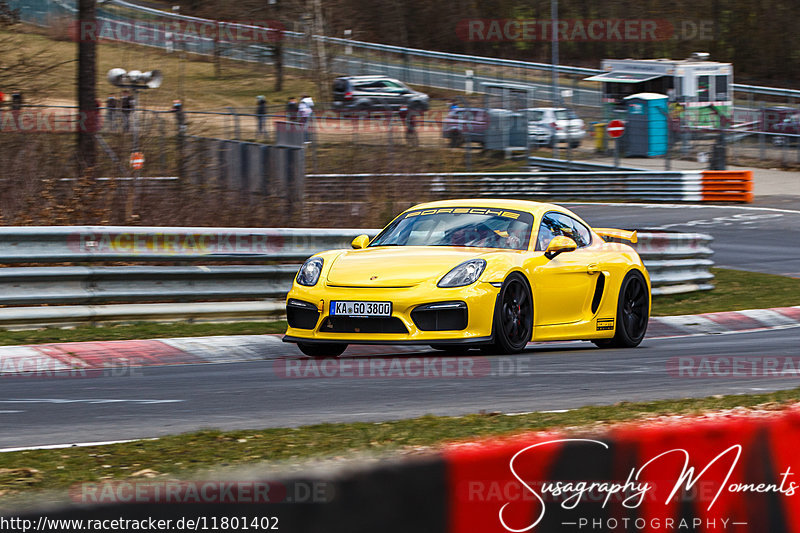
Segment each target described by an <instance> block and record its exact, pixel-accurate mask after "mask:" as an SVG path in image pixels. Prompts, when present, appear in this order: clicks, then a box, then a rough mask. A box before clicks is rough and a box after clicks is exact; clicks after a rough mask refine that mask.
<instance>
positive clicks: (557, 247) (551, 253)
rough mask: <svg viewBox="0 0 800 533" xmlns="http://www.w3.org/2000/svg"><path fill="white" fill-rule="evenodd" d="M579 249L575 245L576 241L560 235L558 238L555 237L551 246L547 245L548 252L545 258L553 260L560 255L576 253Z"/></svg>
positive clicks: (545, 253)
mask: <svg viewBox="0 0 800 533" xmlns="http://www.w3.org/2000/svg"><path fill="white" fill-rule="evenodd" d="M577 249H578V245H577V244H576V243H575V241H573V240H572V239H570V238H569V237H565V236H563V235H559V236H558V237H553V239H552V240H551V241H550V244H548V245H547V250H545V251H544V256H545V257H546V258H548V259H552V258H554V257H555V256H557V255H558V254H560V253H563V252H574V251H575V250H577Z"/></svg>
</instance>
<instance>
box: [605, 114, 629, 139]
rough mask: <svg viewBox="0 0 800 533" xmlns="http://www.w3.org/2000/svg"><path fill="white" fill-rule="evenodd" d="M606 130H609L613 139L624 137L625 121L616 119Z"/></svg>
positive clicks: (609, 134)
mask: <svg viewBox="0 0 800 533" xmlns="http://www.w3.org/2000/svg"><path fill="white" fill-rule="evenodd" d="M606 131H607V132H608V136H609V137H611V138H612V139H616V138H617V137H622V134H623V133H625V123H624V122H622V121H621V120H617V119H614V120H612V121H611V122H609V123H608V126H606Z"/></svg>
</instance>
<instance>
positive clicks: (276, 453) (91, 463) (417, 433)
mask: <svg viewBox="0 0 800 533" xmlns="http://www.w3.org/2000/svg"><path fill="white" fill-rule="evenodd" d="M798 399H800V389H792V390H786V391H778V392H773V393H768V394H757V395H749V396H738V395H737V396H724V397H723V396H714V397H708V398H704V399H684V400H662V401H653V402H645V403H620V404H617V405H613V406H587V407H582V408H580V409H575V410H572V411H568V412H566V413H530V414H525V415H516V416H508V415H501V414H473V415H468V416H463V417H436V416H423V417H420V418H414V419H409V420H398V421H390V422H381V423H348V424H319V425H313V426H305V427H301V428H275V429H258V430H247V431H225V432H223V431H215V430H205V431H198V432H195V433H186V434H182V435H174V436H168V437H162V438H160V439H158V440H145V441H137V442H133V443H123V444H114V445H108V446H102V447H87V448H71V449H61V450H32V451H23V452H13V453H2V454H0V496H2V495H5V496H10V495H13V494H17V493H24V492H29V491H34V490H41V489H48V490H63V489H66V488H68V487H70V486H71V485H73V484H75V483H79V482H98V481H105V480H115V479H126V478H131V477H140V476H141V475H142V474H139V476H134V475H133V474H135V473H137V472H141V471H142V470H150V471H154V472H156V473H157V474H153V473H152V472H150V473H149V475H155V476H156V477H155V479H163V478H165V477H169V478H175V477H187V476H191V475H197V474H198V473H199V472H200V471H202V470H207V469H210V468H219V467H231V466H238V465H247V464H255V463H264V462H277V463H276V465H283V464H287V463H289V464H294V463H297V462H303V461H307V460H312V459H316V458H329V457H341V456H344V455H352V454H354V453H375V452H379V453H391V452H397V451H398V450H402V449H404V448H419V447H428V446H436V445H439V444H442V443H445V442H451V441H457V440H467V439H475V438H480V437H487V436H493V435H502V434H511V433H518V432H523V431H533V430H542V429H552V428H562V427H563V428H566V427H569V428H575V427H582V428H586V427H589V428H590V429H591V428H594V429H597V430H598V431H599V430H600V429H601V428H600V427H599V425H600V424H607V423H613V422H620V421H629V420H639V419H644V418H648V417H653V416H658V415H667V414H693V413H694V414H697V413H700V412H703V411H708V410H719V409H727V408H732V407H737V406H742V407H753V406H762V407H768V408H770V409H778V408H781V407H782V406H783V405H784V404H790V403H794V402H797V401H798ZM765 404H766V405H765ZM148 477H149V476H148Z"/></svg>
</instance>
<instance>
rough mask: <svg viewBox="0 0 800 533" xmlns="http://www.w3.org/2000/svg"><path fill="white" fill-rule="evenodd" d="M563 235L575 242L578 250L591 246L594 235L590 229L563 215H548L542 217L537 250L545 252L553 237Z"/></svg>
mask: <svg viewBox="0 0 800 533" xmlns="http://www.w3.org/2000/svg"><path fill="white" fill-rule="evenodd" d="M562 235H563V236H564V237H569V238H570V239H572V240H573V241H575V243H576V244H577V245H578V248H583V247H585V246H589V245H590V244H591V243H592V234H591V232H590V231H589V228H587V227H586V226H584V225H583V224H581V223H580V222H578V221H577V220H575V219H574V218H572V217H570V216H567V215H564V214H562V213H547V214H545V215H544V217H542V222H541V224H540V225H539V235H538V237H537V240H536V250H537V251H540V252H543V251H544V250H546V249H547V245H548V244H550V241H551V240H552V239H553V237H558V236H562Z"/></svg>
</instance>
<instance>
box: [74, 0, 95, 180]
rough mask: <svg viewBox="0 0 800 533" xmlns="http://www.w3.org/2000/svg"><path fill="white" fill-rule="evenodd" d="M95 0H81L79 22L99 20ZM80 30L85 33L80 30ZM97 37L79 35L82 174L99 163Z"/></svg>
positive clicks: (79, 129) (79, 109)
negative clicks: (95, 136)
mask: <svg viewBox="0 0 800 533" xmlns="http://www.w3.org/2000/svg"><path fill="white" fill-rule="evenodd" d="M96 15H97V13H96V9H95V0H79V1H78V24H86V25H89V27H93V26H94V24H95V23H96V20H97V16H96ZM79 34H81V35H82V34H83V32H80V33H79ZM96 45H97V43H96V42H95V39H94V38H92V37H91V36H90V37H89V38H80V39H78V113H79V117H80V119H79V121H78V151H77V154H76V155H77V159H78V167H79V169H80V173H81V174H82V175H83V174H85V173H86V172H87V171H88V172H92V171H93V170H94V167H95V165H96V163H97V151H96V147H95V139H94V135H95V132H96V129H97V127H98V125H99V118H100V117H99V116H98V115H99V113H100V110H99V109H98V106H97V94H96V91H95V84H96V83H97V80H96V74H97V54H96Z"/></svg>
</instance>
